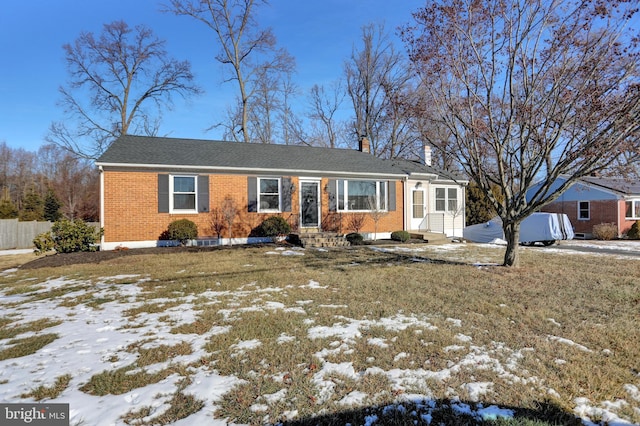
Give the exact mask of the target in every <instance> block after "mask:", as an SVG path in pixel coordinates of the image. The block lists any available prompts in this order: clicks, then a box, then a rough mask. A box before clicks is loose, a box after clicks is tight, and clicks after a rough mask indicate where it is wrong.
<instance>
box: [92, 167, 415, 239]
mask: <svg viewBox="0 0 640 426" xmlns="http://www.w3.org/2000/svg"><path fill="white" fill-rule="evenodd" d="M291 182H292V184H293V185H294V187H295V191H294V193H293V196H292V201H291V208H292V211H291V212H283V213H280V216H282V217H284V218H285V219H286V220H287V221H288V222H289V223H290V224H297V222H298V215H299V201H298V192H299V184H298V183H299V179H298V178H297V177H293V178H292V181H291ZM327 183H328V179H322V182H321V186H320V187H321V193H322V222H323V229H324V230H330V229H329V228H330V226H329V225H332V226H331V228H336V230H337V229H342V232H345V233H346V232H349V231H350V230H349V229H348V227H347V217H346V216H347V215H348V214H347V213H345V214H342V215H338V214H336V213H330V212H329V211H328V210H329V209H328V206H329V197H328V194H327V192H326V191H325V190H324V188H325V187H326V185H327ZM395 184H396V211H394V212H389V213H388V214H387V215H386V216H385V217H383V218H382V219H381V220H380V221H379V222H378V232H392V231H396V230H399V229H402V226H403V221H402V211H403V204H402V203H403V197H402V191H403V188H402V182H399V181H398V182H396V183H395ZM226 196H230V197H231V198H232V199H233V200H234V201H235V203H236V205H237V206H238V208H239V214H238V216H237V218H236V220H235V223H234V227H233V237H234V238H245V237H247V236H248V235H249V233H250V232H251V229H253V228H254V227H256V226H258V225H259V224H260V223H261V222H262V221H263V220H264V219H265V218H267V217H269V216H270V214H264V213H249V212H247V177H246V176H242V175H210V176H209V204H210V206H209V211H212V210H213V209H215V208H219V207H220V206H221V205H222V203H223V200H224V198H225V197H226ZM182 218H186V219H189V220H191V221H193V222H195V223H196V225H198V234H199V236H200V237H206V236H214V234H215V233H214V231H213V230H212V227H211V223H210V222H211V214H210V213H198V214H170V213H158V173H155V172H154V173H152V172H121V171H105V172H104V218H103V220H104V240H105V242H107V243H109V242H119V241H150V240H157V239H158V238H159V236H160V234H162V232H163V231H165V230H166V229H167V227H168V226H169V223H171V222H172V221H174V220H177V219H182ZM340 219H342V224H340ZM373 231H374V223H373V220H371V218H370V217H368V216H367V218H366V221H365V226H364V227H363V229H362V230H361V232H373ZM228 236H229V235H228V232H227V231H225V233H224V234H223V235H222V237H223V238H228Z"/></svg>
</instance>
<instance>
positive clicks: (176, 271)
mask: <svg viewBox="0 0 640 426" xmlns="http://www.w3.org/2000/svg"><path fill="white" fill-rule="evenodd" d="M267 250H268V249H265V248H247V249H244V248H243V249H234V250H218V251H213V252H200V253H188V254H176V255H170V254H167V255H156V256H127V257H122V258H118V259H113V260H111V261H108V262H103V263H100V264H97V265H76V266H74V267H66V268H49V269H41V270H31V271H28V272H26V271H25V272H18V273H16V274H17V275H16V277H12V278H7V277H0V290H3V291H4V292H5V294H8V293H9V292H12V291H18V289H21V291H22V290H24V291H22V292H21V293H20V294H23V295H24V296H25V297H26V299H25V300H29V301H34V300H43V299H46V298H52V299H53V298H62V297H64V293H65V291H64V288H58V289H52V290H47V291H42V290H40V291H39V292H37V293H36V292H35V290H37V289H38V286H39V285H41V284H42V283H43V282H45V281H46V280H48V279H50V278H51V277H60V276H66V277H68V278H69V279H73V280H75V281H76V282H78V284H76V285H70V286H69V287H66V289H67V291H76V292H78V291H80V290H82V291H89V290H87V285H86V284H84V285H83V284H81V283H80V282H81V281H82V280H88V281H89V282H92V283H98V282H103V281H104V278H102V277H107V276H110V275H113V271H118V274H123V275H126V274H131V275H135V276H137V277H139V278H142V277H144V278H147V279H146V280H144V281H141V282H139V283H137V286H138V287H140V288H141V289H142V293H140V294H139V295H138V296H137V298H136V301H137V304H136V305H133V306H132V307H131V308H129V309H127V310H126V311H125V313H124V315H125V316H127V317H128V318H129V320H130V321H131V322H136V321H141V320H143V319H144V318H146V317H147V316H149V315H153V318H154V321H156V322H157V323H158V326H159V327H160V326H165V327H167V328H168V329H170V330H171V333H173V335H176V336H177V337H178V338H181V337H180V336H181V335H184V336H190V335H191V336H193V335H198V336H206V342H207V343H206V345H205V347H204V349H205V352H206V356H205V357H203V358H202V359H200V360H199V361H198V362H197V363H191V364H189V365H187V364H184V365H176V364H173V363H172V362H171V360H172V359H173V358H174V357H176V356H179V355H190V354H192V352H194V351H196V350H197V349H200V348H192V347H191V345H190V344H189V343H188V342H187V341H186V340H184V341H182V342H181V343H179V344H175V345H165V344H164V343H163V342H155V343H154V341H153V336H144V340H140V342H139V344H133V345H131V346H130V347H129V348H128V351H129V352H133V353H137V354H138V358H137V361H136V362H135V363H133V364H131V365H129V366H126V367H120V368H118V369H113V370H108V371H104V372H103V373H100V374H96V375H94V376H93V377H92V378H91V379H90V380H89V382H87V383H86V384H85V385H84V386H83V387H82V388H81V389H82V391H84V392H87V393H90V394H94V395H105V394H122V393H124V392H127V391H129V390H131V389H135V388H140V387H142V386H145V385H147V384H150V383H156V382H158V381H159V380H163V379H165V378H167V377H168V376H169V375H172V374H177V375H178V376H182V377H184V378H186V379H188V378H190V377H191V375H192V374H193V371H194V370H197V369H201V370H204V371H208V372H215V373H217V374H220V375H223V376H224V375H233V376H235V377H237V378H239V379H242V380H243V382H242V384H239V385H237V386H236V387H234V388H233V390H232V391H230V392H229V393H227V394H226V395H225V396H224V398H223V399H222V400H221V401H219V402H218V403H217V404H216V408H217V412H216V416H217V417H219V418H227V419H229V421H233V422H237V423H248V424H262V423H263V422H264V421H265V419H268V420H266V421H268V422H274V423H275V422H284V423H285V424H289V425H294V424H300V425H303V424H345V423H349V422H351V423H354V424H361V423H363V419H364V418H365V417H366V416H370V415H376V416H378V418H379V419H380V420H379V421H382V422H383V423H384V424H391V425H393V424H397V425H400V424H407V422H409V423H414V424H426V422H425V419H424V418H421V417H420V415H419V413H420V412H424V410H425V409H428V410H430V411H429V412H430V413H432V419H431V422H432V424H438V423H439V422H443V423H445V424H451V423H452V422H458V421H462V422H468V423H469V424H475V423H474V422H476V421H477V419H474V418H473V417H465V416H464V415H462V414H460V413H459V412H455V410H454V409H453V408H452V407H453V406H452V404H451V403H450V399H451V398H452V397H458V398H460V399H462V400H466V401H469V403H470V404H471V405H474V402H473V395H472V394H471V393H470V391H469V390H467V388H466V387H465V384H467V383H477V382H490V383H492V386H491V390H490V391H489V392H488V393H486V394H484V395H483V396H482V399H481V401H480V402H482V403H483V404H485V406H486V405H489V404H497V405H500V406H503V407H512V408H515V409H516V410H517V412H518V413H519V415H518V416H516V419H514V420H510V421H508V422H504V421H497V422H495V424H499V425H502V424H509V425H537V424H555V423H558V424H571V422H572V421H573V417H572V415H571V413H572V410H573V408H574V406H575V403H574V399H575V398H577V397H586V398H588V399H589V400H590V401H591V402H592V403H593V404H594V405H597V404H598V403H600V402H602V401H615V400H618V399H620V400H626V401H628V402H629V403H633V402H634V401H633V400H632V399H631V398H630V397H629V395H628V394H627V393H626V392H625V390H624V389H625V385H626V384H635V385H636V386H638V385H640V379H639V377H638V371H639V370H640V364H638V360H640V329H639V328H638V326H637V324H638V312H639V310H640V268H638V261H637V260H635V259H634V260H629V259H626V260H625V259H618V258H615V257H606V258H603V257H595V256H584V255H558V254H555V253H546V252H545V251H544V249H541V248H540V249H528V250H525V251H523V252H522V257H521V262H522V267H521V268H519V269H506V268H503V267H497V266H491V265H488V266H478V264H485V265H487V264H491V263H493V262H500V261H501V258H502V251H500V250H495V249H486V248H483V247H479V246H476V245H469V246H468V247H462V246H461V247H460V249H458V250H455V251H449V252H445V251H433V252H431V251H428V250H427V251H423V252H418V253H410V252H382V251H372V250H371V249H370V248H367V247H361V248H356V249H349V250H335V251H328V252H324V251H315V250H307V251H306V252H305V255H304V256H275V255H265V251H267ZM604 259H606V260H604ZM101 280H102V281H101ZM136 280H137V279H125V280H121V281H119V282H113V283H112V285H113V286H116V287H117V286H118V285H121V284H125V283H132V282H136ZM310 283H311V284H314V285H315V287H314V285H312V286H310ZM185 298H189V301H190V302H189V303H190V304H191V305H192V307H191V309H192V310H193V311H195V312H196V315H195V318H196V319H195V321H190V322H181V323H178V322H177V320H176V319H175V318H172V317H171V316H170V315H168V314H166V312H165V311H168V310H170V309H171V308H176V307H179V306H180V305H181V304H182V303H184V300H185ZM73 300H74V301H73V303H84V304H89V303H95V304H96V306H97V305H99V304H100V303H96V302H95V301H94V302H91V301H90V299H89V298H86V297H84V296H76V298H75V299H73ZM111 301H112V299H105V300H104V302H102V303H106V302H111ZM390 319H394V320H395V321H396V323H397V322H398V321H400V322H402V323H403V327H402V328H401V329H398V328H394V327H392V326H389V325H388V321H389V320H390ZM403 321H404V322H403ZM11 323H12V322H6V323H1V322H0V327H1V328H0V332H4V333H5V334H7V336H9V335H10V334H12V333H13V332H15V331H17V330H16V329H15V328H12V327H10V325H11ZM136 324H138V323H137V322H136ZM354 324H355V326H356V327H357V329H358V333H357V334H355V335H350V336H347V337H345V336H341V335H328V336H324V337H322V336H320V337H313V338H312V337H310V332H311V331H312V330H317V329H320V328H321V327H334V328H335V327H336V326H337V325H340V326H344V327H345V329H346V327H348V326H349V325H351V326H354ZM49 326H50V325H49ZM12 330H13V331H12ZM142 337H143V336H141V338H142ZM1 338H8V337H1ZM16 343H19V342H14V343H13V344H16ZM149 343H151V346H148V345H149ZM9 344H12V343H11V342H9ZM578 345H580V346H578ZM39 347H42V346H39ZM5 350H7V349H5ZM35 350H37V349H35ZM3 352H4V351H3ZM3 352H0V354H2V353H3ZM27 352H28V351H27ZM27 352H25V353H27ZM30 353H33V352H30ZM480 353H481V354H483V355H484V356H485V358H486V361H477V360H476V361H475V362H473V363H472V362H467V361H468V360H469V359H471V358H470V357H471V355H474V354H475V355H477V354H480ZM163 363H165V364H166V365H164V364H163ZM326 363H334V364H346V363H348V364H349V365H351V366H352V367H353V371H355V376H352V375H344V374H342V373H339V372H332V373H329V374H325V375H324V376H323V377H322V380H324V381H325V382H332V383H333V385H332V386H333V387H332V392H331V393H330V394H329V395H321V394H320V393H319V387H318V380H319V378H318V377H319V376H318V373H319V371H320V370H321V369H322V368H323V365H324V364H326ZM158 364H159V365H160V366H161V368H160V369H156V370H154V371H153V372H151V373H149V372H147V371H146V370H145V368H146V367H148V366H151V365H158ZM373 367H375V368H373ZM444 370H447V371H449V375H448V377H446V378H444V379H442V378H439V377H435V376H434V377H431V376H429V375H428V374H427V373H428V372H438V371H444ZM389 371H423V372H427V373H424V374H423V378H422V379H421V380H419V381H416V382H415V383H406V382H403V383H402V384H399V383H397V382H394V381H393V380H391V378H390V376H389V374H387V373H388V372H389ZM184 389H185V388H184V387H183V388H180V389H178V390H177V391H176V393H175V394H174V395H173V396H172V397H171V398H170V399H169V400H170V401H171V402H169V406H170V407H171V408H170V409H169V410H167V411H166V412H165V413H164V414H161V413H155V417H153V418H154V419H156V421H157V423H154V424H167V422H169V421H170V420H168V419H178V418H184V417H186V416H188V415H189V414H190V413H192V412H195V411H198V410H200V409H201V408H202V401H200V400H198V399H197V398H194V397H193V396H191V394H189V393H188V392H186V391H184ZM550 390H553V391H554V392H555V393H553V392H551V393H550ZM411 393H418V394H422V395H428V396H429V397H430V398H431V400H432V404H431V406H429V407H426V408H425V407H421V406H420V403H418V402H416V401H413V402H406V403H405V404H404V407H405V410H404V411H403V410H400V409H398V406H397V405H396V406H393V405H390V404H392V403H393V402H394V401H397V400H398V398H402V395H403V394H411ZM354 394H364V395H368V399H367V400H366V404H365V406H366V407H367V408H363V407H361V406H359V405H358V404H356V405H354V406H344V405H343V404H342V403H341V400H343V398H345V397H348V396H349V395H354ZM265 395H283V396H282V397H280V398H266V397H265ZM636 405H638V404H637V403H636ZM385 407H387V408H385ZM388 407H396V408H395V409H389V408H388ZM182 409H184V412H183V411H181V410H182ZM291 413H296V414H295V415H293V416H294V418H293V419H291V418H290V417H291V416H292V414H291ZM416 413H418V414H416ZM152 414H153V409H152V408H150V407H146V408H144V409H142V410H140V411H135V412H131V413H129V414H128V415H127V416H125V417H124V419H125V422H126V423H127V424H144V423H142V420H141V419H143V418H148V417H149V416H150V415H152ZM618 414H619V415H623V416H625V418H627V419H628V420H629V421H633V422H640V411H639V410H637V409H636V410H634V409H633V407H631V406H629V407H626V408H625V407H623V408H621V409H620V411H619V412H618ZM318 415H319V416H320V417H314V416H318ZM161 416H166V417H161ZM296 419H298V420H296ZM594 420H598V419H594Z"/></svg>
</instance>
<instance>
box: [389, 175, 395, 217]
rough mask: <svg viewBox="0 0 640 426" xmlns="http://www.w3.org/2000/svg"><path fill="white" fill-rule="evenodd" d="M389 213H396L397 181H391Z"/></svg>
mask: <svg viewBox="0 0 640 426" xmlns="http://www.w3.org/2000/svg"><path fill="white" fill-rule="evenodd" d="M389 211H390V212H395V211H396V181H395V180H390V181H389Z"/></svg>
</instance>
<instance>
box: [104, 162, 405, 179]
mask: <svg viewBox="0 0 640 426" xmlns="http://www.w3.org/2000/svg"><path fill="white" fill-rule="evenodd" d="M95 164H96V166H99V167H103V168H104V167H118V168H134V169H153V170H165V169H166V170H185V171H187V170H208V171H212V172H223V173H238V174H254V173H269V174H274V173H277V174H287V175H292V176H296V175H327V174H329V175H341V176H372V177H396V178H398V179H402V178H404V177H405V176H406V175H405V174H398V173H372V172H353V171H340V170H302V169H270V168H255V167H252V168H247V167H225V166H197V165H178V164H133V163H108V162H96V163H95Z"/></svg>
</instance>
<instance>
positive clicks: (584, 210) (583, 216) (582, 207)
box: [578, 201, 591, 220]
mask: <svg viewBox="0 0 640 426" xmlns="http://www.w3.org/2000/svg"><path fill="white" fill-rule="evenodd" d="M589 211H590V209H589V202H588V201H580V202H578V220H589V218H590V217H591V214H590V213H589Z"/></svg>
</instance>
